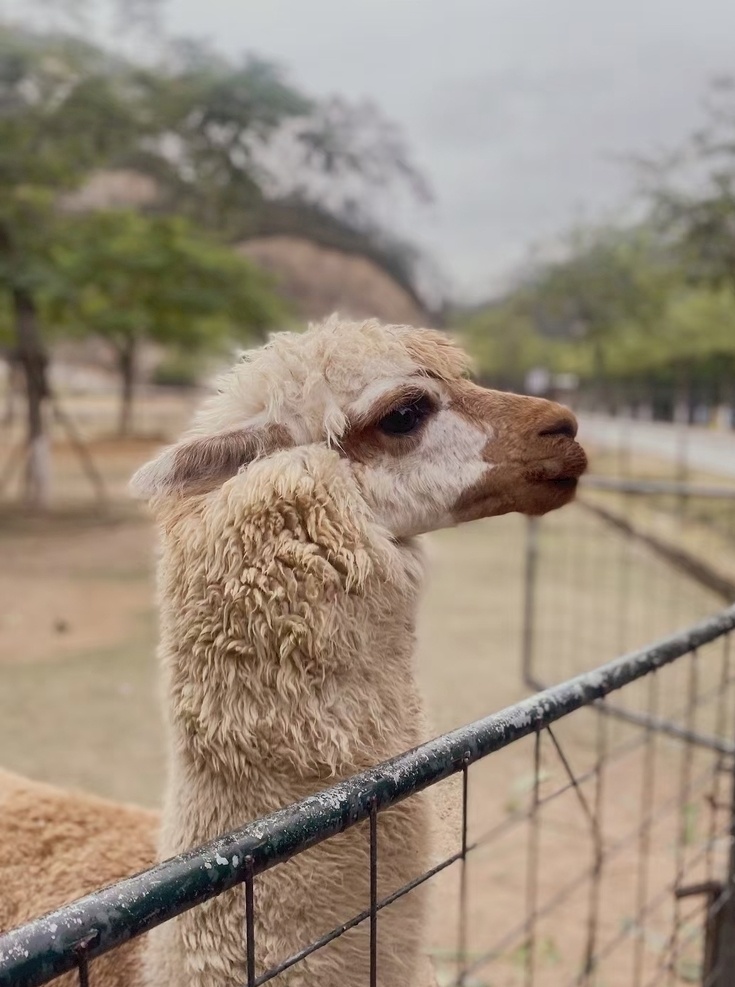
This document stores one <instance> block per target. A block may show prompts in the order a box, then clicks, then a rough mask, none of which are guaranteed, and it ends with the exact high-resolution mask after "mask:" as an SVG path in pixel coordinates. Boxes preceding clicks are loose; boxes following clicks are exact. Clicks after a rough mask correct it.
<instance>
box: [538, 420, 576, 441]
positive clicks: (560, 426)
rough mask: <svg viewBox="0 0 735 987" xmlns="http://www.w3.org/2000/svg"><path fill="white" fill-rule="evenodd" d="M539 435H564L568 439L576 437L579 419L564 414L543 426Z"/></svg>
mask: <svg viewBox="0 0 735 987" xmlns="http://www.w3.org/2000/svg"><path fill="white" fill-rule="evenodd" d="M538 434H539V435H564V436H566V438H568V439H574V438H576V436H577V420H576V418H573V417H572V416H571V415H563V416H562V417H559V418H557V419H556V421H554V422H552V423H551V424H550V425H547V426H546V427H545V428H542V429H541V430H540V432H539V433H538Z"/></svg>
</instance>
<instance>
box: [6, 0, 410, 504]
mask: <svg viewBox="0 0 735 987" xmlns="http://www.w3.org/2000/svg"><path fill="white" fill-rule="evenodd" d="M59 2H60V3H61V2H62V0H59ZM122 2H124V0H122ZM128 2H133V3H134V4H135V3H142V2H148V3H154V2H155V0H128ZM370 128H372V131H370V132H371V133H372V134H373V136H372V137H370V135H369V134H367V137H368V139H367V141H366V140H365V139H364V138H365V136H366V133H367V131H368V130H369V129H370ZM0 147H1V148H2V155H0V292H2V291H5V292H6V293H7V294H8V295H9V296H10V298H11V300H12V308H13V318H14V323H15V336H16V346H15V347H14V350H13V352H12V353H11V358H12V359H13V360H14V361H15V362H16V363H17V364H18V365H20V366H21V367H22V368H23V372H24V376H25V380H26V391H27V396H28V401H27V408H28V428H27V433H28V435H27V439H28V442H27V444H28V450H29V452H28V460H27V462H28V468H27V475H26V480H27V482H26V499H27V502H28V503H29V504H32V505H36V506H38V505H40V504H41V503H43V502H45V501H46V500H47V498H48V483H47V481H46V479H45V477H46V474H47V471H46V469H45V462H46V460H47V458H48V444H47V439H46V429H45V425H44V418H45V408H46V404H47V402H48V397H49V388H48V380H47V372H46V368H47V356H46V351H45V347H44V342H43V336H42V331H41V326H40V322H39V315H38V309H39V302H38V298H39V295H40V294H42V293H43V292H45V291H47V290H48V291H49V292H50V293H51V294H56V295H58V294H59V291H60V288H59V286H58V285H55V281H56V280H58V278H59V276H60V271H59V270H58V269H56V268H55V267H54V261H53V259H52V258H53V257H54V256H55V253H54V245H55V244H57V243H59V242H62V241H63V240H64V238H65V236H66V227H67V226H68V225H69V224H70V223H71V222H72V217H70V216H69V215H68V214H66V213H65V212H64V211H63V210H62V209H61V208H60V206H61V204H62V201H63V200H62V195H61V193H63V192H65V191H72V190H74V189H78V188H79V187H80V186H81V185H82V184H83V182H84V180H85V179H86V178H87V177H88V176H89V174H90V173H91V172H92V171H93V170H98V169H104V168H110V167H120V166H132V167H134V168H137V169H140V170H143V171H145V172H146V173H148V174H149V175H152V176H153V177H154V178H155V179H156V185H157V188H158V190H159V193H160V194H159V196H158V199H157V201H156V203H155V204H154V205H153V207H152V211H154V212H157V213H158V214H160V215H171V214H181V215H184V216H187V217H189V218H190V219H191V220H193V221H194V222H196V223H197V224H199V225H203V226H205V227H207V228H209V229H210V230H216V231H217V233H218V234H219V235H221V236H223V237H224V238H226V239H229V240H230V241H233V240H235V239H237V238H239V237H242V236H245V235H246V234H247V233H248V232H254V231H255V230H256V229H257V230H258V231H259V232H267V231H268V226H269V223H271V221H272V217H273V215H274V213H275V214H277V215H278V217H279V218H280V221H283V217H284V216H285V217H288V218H289V221H290V223H291V231H292V232H296V231H298V230H299V227H300V225H303V223H304V221H306V222H307V223H309V222H312V221H314V219H315V217H316V224H317V225H319V224H320V223H321V224H322V225H324V224H323V222H322V217H323V215H324V214H326V215H327V216H328V217H329V221H330V222H331V227H332V230H335V229H336V230H339V231H341V233H340V235H342V236H345V237H347V238H348V239H349V238H350V237H351V238H352V241H353V242H356V243H363V244H366V243H369V244H371V245H372V250H373V252H374V254H377V256H378V257H379V258H380V257H383V258H385V265H384V266H386V267H391V268H392V273H394V272H399V274H401V272H402V275H403V277H404V278H405V279H406V280H407V281H410V280H411V270H412V268H413V265H414V263H415V257H414V255H413V253H412V252H411V251H410V250H409V249H408V248H406V246H405V245H402V244H397V243H395V242H394V241H391V239H390V238H389V237H386V236H385V235H384V234H383V232H382V231H381V230H380V228H379V227H378V226H376V225H375V224H374V223H372V225H370V223H369V215H370V208H369V202H368V200H369V196H367V195H366V194H365V195H363V192H365V190H367V189H374V188H377V187H384V186H385V185H386V183H389V182H391V181H393V180H396V181H402V182H404V183H406V182H408V184H409V186H410V187H411V188H412V190H413V191H414V192H418V190H419V188H420V186H421V182H420V178H419V176H418V173H417V172H416V170H415V169H414V168H413V166H412V165H411V163H410V161H409V158H408V156H407V152H406V150H405V147H404V145H403V143H402V141H401V140H400V139H399V136H398V135H397V134H396V133H395V131H394V130H393V129H392V128H391V127H390V126H389V125H387V124H385V123H384V121H382V117H380V115H379V114H377V112H376V111H372V110H371V111H370V112H369V113H367V112H365V111H364V108H362V109H361V108H350V107H348V106H347V105H346V104H342V103H329V104H325V103H319V102H317V101H314V100H311V99H309V98H307V97H306V96H304V95H303V94H302V93H301V92H300V91H299V90H298V89H296V88H295V87H293V86H292V85H291V84H290V83H289V82H288V81H287V80H286V79H285V78H284V77H283V75H282V74H281V73H280V72H279V71H278V70H277V69H275V68H274V67H273V66H271V65H270V64H269V63H267V62H263V61H261V60H258V59H252V58H251V59H248V60H245V61H243V62H241V63H230V62H229V61H227V60H226V59H224V58H221V57H219V56H217V55H215V54H212V53H211V52H209V51H207V50H206V49H202V48H201V47H200V46H196V45H191V44H190V45H188V46H181V45H179V46H178V48H176V49H174V48H173V47H172V48H171V49H170V52H169V54H168V56H167V59H166V60H164V62H162V63H161V64H160V65H156V66H153V67H149V68H142V67H141V66H140V65H137V64H135V63H132V62H129V61H126V60H125V59H123V58H121V57H118V56H116V55H113V54H110V53H108V52H106V51H103V50H101V49H99V48H96V47H94V46H93V45H90V44H87V43H85V42H82V41H80V40H79V39H76V38H70V37H68V36H66V35H43V34H34V33H33V32H29V31H22V30H10V29H7V28H5V29H3V28H0ZM366 148H369V149H370V151H371V153H369V154H368V153H366ZM286 152H288V153H286ZM338 189H343V193H342V195H341V198H339V199H338V200H337V199H334V197H333V195H334V191H335V190H338ZM327 193H330V194H329V195H328V194H327ZM330 195H332V198H330ZM348 216H352V217H353V220H354V221H353V222H352V223H350V222H349V221H348V219H347V218H346V217H348ZM355 217H359V221H358V219H357V218H355ZM360 224H362V226H361V225H360ZM280 231H281V232H283V228H281V230H280Z"/></svg>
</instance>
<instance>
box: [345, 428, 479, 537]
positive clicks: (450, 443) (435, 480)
mask: <svg viewBox="0 0 735 987" xmlns="http://www.w3.org/2000/svg"><path fill="white" fill-rule="evenodd" d="M491 435H492V433H491V430H490V429H482V428H479V427H478V426H476V425H473V424H472V423H471V422H468V421H467V419H466V418H463V417H462V416H461V415H458V414H457V413H456V412H454V411H450V410H441V411H439V412H438V414H437V415H435V416H434V417H433V418H432V419H431V420H430V421H429V422H428V423H427V426H426V428H425V430H424V433H423V436H422V441H421V444H420V445H419V447H418V448H417V449H415V450H413V451H412V452H409V453H407V454H406V455H405V456H401V455H395V456H393V455H390V454H388V453H386V454H385V455H384V457H383V458H382V460H381V461H380V462H379V463H376V464H375V465H372V464H369V465H365V466H362V467H360V468H359V469H358V475H359V478H360V485H361V487H362V490H363V495H364V497H365V499H366V500H367V502H368V504H369V505H370V507H371V508H372V509H373V511H374V513H375V517H376V520H377V521H378V523H379V524H382V525H383V526H384V527H385V528H387V529H388V531H390V533H391V534H392V535H393V536H394V537H396V538H407V537H410V536H412V535H418V534H423V533H424V532H427V531H433V530H436V529H438V528H443V527H446V526H447V525H449V524H451V523H452V521H451V514H452V510H451V509H452V507H453V505H454V504H455V503H456V502H457V500H458V499H459V497H461V495H462V494H463V493H464V492H465V491H466V490H469V489H471V488H472V487H473V486H474V485H475V484H476V483H478V482H479V481H480V480H481V479H482V478H483V476H485V474H486V473H487V471H488V470H490V469H492V468H493V467H492V465H491V464H489V463H487V462H485V460H483V458H482V451H483V449H484V448H485V445H486V444H487V442H488V439H490V438H491Z"/></svg>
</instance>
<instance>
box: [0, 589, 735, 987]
mask: <svg viewBox="0 0 735 987" xmlns="http://www.w3.org/2000/svg"><path fill="white" fill-rule="evenodd" d="M733 630H735V607H730V608H729V609H726V610H724V611H722V612H720V613H719V614H718V615H716V616H714V617H710V618H708V619H706V620H704V621H701V622H699V623H697V624H695V625H694V626H692V627H690V628H689V629H687V630H685V631H683V632H680V633H678V634H676V635H674V636H670V637H668V638H667V639H664V640H662V641H660V642H659V643H658V644H656V645H654V646H651V647H647V648H644V649H643V650H639V651H635V652H632V653H630V654H628V655H626V656H624V657H622V658H618V659H616V660H614V661H612V662H610V663H608V664H606V665H603V666H601V667H600V668H598V669H596V670H594V671H590V672H586V673H583V674H581V675H578V676H576V677H574V678H572V679H571V680H569V681H566V682H563V683H562V684H559V685H556V686H553V687H552V688H550V689H547V690H545V691H543V692H541V693H540V694H538V695H535V696H534V697H532V698H529V699H526V700H523V701H522V702H520V703H518V704H516V705H514V706H511V707H509V708H507V709H505V710H503V711H502V712H500V713H496V714H494V715H492V716H488V717H486V718H485V719H482V720H479V721H477V722H475V723H473V724H471V725H470V726H467V727H463V728H461V729H458V730H455V731H453V732H451V733H448V734H445V735H443V736H441V737H439V738H438V739H436V740H433V741H431V742H430V743H428V744H425V745H423V746H421V747H419V748H417V749H415V750H414V751H411V752H408V753H406V754H403V755H401V756H399V757H396V758H394V759H393V760H391V761H389V762H386V763H384V764H382V765H379V766H378V767H375V768H373V769H371V770H369V771H366V772H364V773H363V774H360V775H358V776H356V777H354V778H351V779H349V780H346V781H344V782H342V783H340V784H338V785H335V786H334V787H333V788H331V789H329V790H328V792H327V793H322V794H321V795H316V796H313V797H311V798H308V799H306V800H304V801H303V802H301V803H298V804H297V805H294V806H290V807H287V808H284V809H282V810H280V811H278V812H276V813H273V814H272V815H270V816H268V817H266V818H264V819H262V820H259V821H258V822H257V823H250V824H248V825H246V826H244V827H243V828H242V829H240V830H237V831H235V832H232V833H229V834H227V835H226V836H223V837H222V838H220V839H218V840H215V841H213V842H212V843H209V844H207V845H206V846H203V847H200V848H198V849H196V850H192V851H190V852H189V853H187V854H184V855H183V856H181V857H177V858H175V859H172V860H169V861H167V862H165V863H163V864H161V865H159V866H157V867H155V868H153V869H151V870H149V871H146V872H144V873H142V874H140V875H138V876H136V877H133V878H130V879H128V880H125V881H122V882H120V883H119V884H117V885H115V886H112V887H109V888H107V889H105V890H102V891H99V892H97V893H95V894H92V895H89V896H87V897H85V898H83V899H80V900H79V901H77V902H75V903H74V904H72V905H69V906H67V907H65V908H61V909H59V910H57V911H55V912H53V913H52V914H49V915H47V916H45V917H44V918H41V919H38V920H36V921H34V922H32V923H30V924H28V925H26V926H24V927H22V928H19V929H17V930H15V931H12V932H10V933H8V934H6V935H4V936H2V937H0V985H3V987H10V985H13V987H26V985H27V987H30V985H37V984H43V983H46V982H48V981H49V980H51V979H53V978H54V977H56V976H58V975H60V974H62V973H64V972H67V971H74V970H76V971H78V980H79V983H80V984H81V985H82V987H84V985H87V984H92V985H93V984H94V981H95V963H94V960H95V958H96V957H98V956H100V955H101V954H103V953H105V952H107V951H109V950H112V949H114V948H116V947H118V946H120V945H121V944H123V943H124V942H127V941H128V940H129V939H130V938H131V937H134V936H139V935H141V934H143V933H145V932H146V931H148V930H149V929H151V928H153V927H154V926H156V925H159V924H160V923H162V922H165V921H167V920H169V919H171V918H173V917H174V916H176V915H178V914H180V913H181V912H183V911H185V910H187V909H189V908H194V907H196V906H197V905H199V904H201V903H202V902H203V901H205V900H207V899H209V898H211V897H213V896H215V895H218V894H221V893H222V892H224V891H226V890H228V889H230V888H233V887H234V886H236V885H242V886H243V889H244V890H243V893H244V898H245V915H246V922H245V927H244V934H243V943H242V955H243V983H245V984H247V985H248V987H257V985H260V984H265V983H268V982H274V983H277V982H278V980H279V977H280V975H281V974H284V973H285V971H287V970H289V969H291V968H292V967H293V966H296V965H297V964H306V967H307V969H308V964H309V957H310V956H311V954H312V953H314V952H315V951H317V950H319V949H323V948H325V947H328V944H329V943H330V942H332V941H333V940H334V939H336V938H338V937H341V936H344V935H350V933H351V932H352V930H354V929H355V928H356V927H357V926H358V925H362V924H363V923H367V924H368V925H369V936H370V975H369V983H370V985H372V987H375V985H377V984H380V983H381V982H382V981H381V979H380V930H381V925H382V923H383V922H384V921H389V920H390V917H389V913H386V914H383V912H384V909H386V908H388V906H389V905H390V904H391V903H392V902H393V901H395V900H397V899H398V898H399V897H401V896H403V895H405V894H409V893H411V892H412V891H413V890H414V889H415V888H416V887H418V886H419V885H420V884H423V883H425V882H427V881H429V880H431V879H434V880H436V881H438V882H441V883H442V886H441V894H442V902H443V908H442V915H441V924H442V928H443V929H444V930H445V932H444V934H445V937H447V939H446V947H445V948H444V949H443V951H441V952H440V953H435V957H434V959H435V964H436V971H437V977H438V980H439V982H440V984H442V985H448V984H456V985H464V987H471V985H473V987H478V985H481V984H482V985H488V987H489V985H490V984H492V985H493V987H496V985H498V984H508V985H513V984H516V983H518V984H524V985H534V984H538V985H544V984H549V985H551V984H553V985H554V987H564V985H566V984H569V985H570V987H572V985H581V984H590V985H591V984H596V985H598V987H617V985H618V984H619V985H621V987H622V985H623V984H624V985H626V987H630V985H633V987H646V985H647V984H649V983H650V984H661V983H666V984H671V985H674V984H684V983H694V982H696V983H701V984H703V985H707V987H710V985H712V987H731V985H732V984H733V982H734V981H733V978H734V977H735V935H733V930H735V896H734V894H733V892H734V891H735V884H734V882H735V857H734V853H733V835H734V830H733V826H734V821H735V788H733V778H734V777H735V775H734V762H735V743H734V740H735V688H734V684H735V651H734V649H733V647H732V646H731V641H732V632H733ZM618 690H621V691H622V694H623V695H626V694H627V693H629V692H631V691H634V692H635V691H638V692H642V694H643V695H644V696H645V702H646V712H647V714H648V715H647V717H646V718H645V719H644V720H642V721H641V722H629V721H620V720H616V719H613V718H611V717H609V716H606V715H601V714H602V713H604V711H605V706H606V704H607V703H608V700H607V698H606V697H607V696H609V695H610V694H611V693H613V692H616V691H618ZM657 721H660V722H664V721H665V722H666V723H667V724H668V725H669V726H670V727H671V729H668V730H666V731H661V730H659V729H657V726H658V722H657ZM488 755H492V756H488ZM504 757H507V758H510V759H511V771H510V773H508V772H507V771H504V772H503V774H502V777H503V778H505V779H507V778H508V777H512V778H513V779H514V787H513V788H512V789H511V790H510V791H508V790H507V789H504V788H502V787H501V786H500V785H497V784H494V782H493V771H494V770H495V769H496V768H497V767H498V766H499V764H500V760H501V759H502V758H504ZM506 767H507V765H506ZM453 776H454V777H455V778H458V779H459V780H460V785H459V786H458V791H457V792H456V798H457V808H458V809H459V812H458V826H457V832H456V834H455V846H454V849H453V850H452V851H451V852H449V853H448V854H447V855H446V856H443V857H442V859H440V860H438V861H437V862H436V864H435V865H434V866H433V867H432V868H431V869H430V870H429V871H427V872H426V873H423V874H419V875H416V877H415V879H414V880H412V881H411V882H410V883H409V884H408V885H406V886H404V887H401V888H397V889H395V890H394V891H393V892H392V893H391V894H390V895H389V896H387V897H385V896H384V897H380V896H379V891H378V889H379V884H378V877H379V874H380V868H381V860H380V858H379V854H378V831H379V827H380V821H381V813H382V812H384V811H385V810H386V809H387V808H389V807H390V806H392V805H395V804H396V803H398V802H400V801H402V800H404V799H407V798H410V797H412V796H413V795H415V794H416V793H418V792H420V791H422V790H424V789H427V788H430V787H431V788H432V789H433V790H434V791H437V790H438V789H440V788H441V786H442V785H446V784H447V783H449V782H450V781H451V779H452V777H453ZM480 791H485V792H488V791H489V792H491V793H492V806H491V807H490V808H488V803H487V800H486V799H480V798H478V797H477V795H478V793H479V792H480ZM325 794H326V796H327V797H325ZM451 794H452V795H454V791H452V792H451ZM354 826H366V827H367V828H368V839H369V844H370V855H369V871H370V873H369V888H370V895H369V899H368V900H366V901H365V907H364V910H363V911H362V912H361V913H360V914H358V915H345V916H344V920H343V922H342V923H341V924H340V925H339V926H338V927H336V928H334V929H325V930H324V934H323V936H322V937H321V938H320V939H319V940H317V941H316V942H312V943H304V944H303V948H302V949H301V950H300V951H299V952H298V953H296V954H295V955H293V956H284V957H283V958H282V961H281V962H279V963H278V964H277V965H276V966H275V967H272V968H270V969H267V970H266V969H263V968H262V966H261V964H260V962H259V957H258V942H257V938H256V937H255V935H254V929H255V921H254V918H255V914H256V911H257V908H258V884H259V877H260V875H261V874H263V872H265V871H266V870H268V869H269V868H272V867H274V866H282V865H284V864H285V862H286V861H288V860H289V859H291V858H292V857H294V856H295V855H296V854H299V853H302V852H303V851H305V850H307V849H308V848H310V847H313V846H315V845H316V844H318V843H320V842H322V841H324V840H327V839H330V838H334V837H335V836H336V834H338V833H341V832H343V831H344V830H347V829H349V828H351V827H354ZM519 873H522V874H523V875H524V879H523V881H522V882H520V883H519V882H518V874H519ZM488 891H489V892H490V893H489V894H488ZM488 908H489V911H488ZM450 909H451V910H452V911H453V912H454V914H455V915H456V924H455V923H454V921H451V922H450V921H448V914H449V910H450ZM450 927H452V928H453V929H455V930H456V933H455V932H453V933H452V936H451V941H450V940H449V938H448V933H447V932H446V930H447V929H449V928H450ZM307 982H308V980H307ZM354 987H357V985H354Z"/></svg>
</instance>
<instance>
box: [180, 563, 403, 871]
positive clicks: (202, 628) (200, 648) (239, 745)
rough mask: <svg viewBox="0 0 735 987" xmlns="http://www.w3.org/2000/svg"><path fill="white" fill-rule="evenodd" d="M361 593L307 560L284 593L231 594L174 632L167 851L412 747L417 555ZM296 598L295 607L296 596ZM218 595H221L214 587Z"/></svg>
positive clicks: (258, 589)
mask: <svg viewBox="0 0 735 987" xmlns="http://www.w3.org/2000/svg"><path fill="white" fill-rule="evenodd" d="M391 551H392V552H393V557H392V558H391V559H390V560H389V561H390V569H389V570H386V567H385V561H386V560H385V559H382V560H381V566H380V567H379V568H377V567H376V569H375V571H374V575H372V576H371V577H370V578H368V579H367V580H366V581H365V583H364V585H363V586H362V587H361V588H360V590H359V592H346V591H345V586H344V580H343V578H342V576H341V574H340V578H338V579H336V580H335V581H334V583H333V585H332V586H331V588H330V582H329V576H330V573H329V572H328V571H326V570H325V571H319V570H318V571H317V572H314V571H313V569H312V568H311V567H312V563H313V561H314V560H313V559H312V558H311V557H307V559H306V560H305V563H304V565H303V567H302V568H301V569H294V568H289V570H288V572H287V573H281V576H282V578H281V580H279V581H277V582H275V583H271V584H269V585H262V584H261V577H262V574H261V573H260V572H255V573H254V574H253V580H252V584H251V585H247V584H246V585H243V584H242V583H241V582H240V583H238V584H237V585H232V586H230V587H229V592H228V591H227V588H226V587H225V588H223V589H222V591H221V599H219V600H218V606H216V607H215V608H213V609H212V610H211V611H210V613H211V616H210V619H209V620H203V619H202V608H201V607H200V606H198V607H196V609H195V611H194V612H195V614H196V623H195V624H192V626H191V627H190V626H189V625H188V624H187V622H186V620H185V619H182V613H183V612H185V611H186V607H185V606H183V607H182V605H181V604H180V603H179V602H178V601H175V602H174V605H173V606H172V607H170V608H169V613H170V619H164V628H163V631H164V633H163V636H162V646H161V655H162V658H163V666H164V670H165V678H166V694H167V698H168V703H167V707H168V709H167V712H168V717H167V718H168V722H169V735H170V759H171V764H170V781H169V789H168V796H167V799H166V808H165V812H164V839H163V842H164V846H163V847H162V849H163V850H164V852H167V853H168V852H179V851H181V850H183V849H185V848H188V847H190V846H192V845H194V844H196V843H198V842H201V841H203V840H206V839H209V838H212V837H214V836H216V835H218V834H219V833H221V832H222V831H224V830H226V829H229V828H233V827H235V826H237V825H240V824H242V823H243V822H244V821H245V820H247V819H252V818H256V817H258V816H260V815H263V814H265V813H267V812H270V811H273V810H275V809H276V808H279V807H281V806H283V805H286V804H288V803H290V802H293V801H296V800H298V799H300V798H302V797H304V796H306V795H307V794H310V793H312V792H314V791H318V790H319V789H320V788H323V787H325V786H326V785H328V784H330V783H332V782H334V781H336V780H339V779H341V778H344V777H348V776H349V775H351V774H354V773H356V772H357V771H360V770H363V769H365V768H367V767H369V766H371V765H373V764H376V763H379V762H380V761H383V760H385V759H387V758H389V757H392V756H393V755H395V754H397V753H399V752H401V751H402V750H405V749H407V748H410V747H413V746H415V745H416V744H417V743H419V742H420V740H421V739H422V727H423V716H422V710H421V703H420V699H419V696H418V692H417V689H416V686H415V681H414V674H413V663H414V654H413V651H414V622H415V610H416V597H417V591H418V585H419V581H420V572H419V568H418V564H419V560H418V555H417V552H416V548H415V546H413V545H410V546H408V547H406V546H405V545H404V546H393V547H392V549H391ZM294 587H295V590H296V594H297V595H296V597H295V598H294V597H293V595H291V596H289V594H290V593H291V594H292V593H293V590H294ZM210 591H211V588H210Z"/></svg>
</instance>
